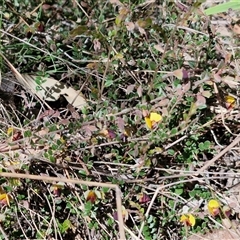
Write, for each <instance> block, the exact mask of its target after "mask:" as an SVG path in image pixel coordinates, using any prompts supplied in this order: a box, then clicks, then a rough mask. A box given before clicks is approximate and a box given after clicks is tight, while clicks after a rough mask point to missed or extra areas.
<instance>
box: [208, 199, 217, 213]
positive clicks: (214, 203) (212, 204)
mask: <svg viewBox="0 0 240 240" xmlns="http://www.w3.org/2000/svg"><path fill="white" fill-rule="evenodd" d="M207 206H208V211H209V212H210V214H211V215H212V216H214V217H215V216H217V215H218V214H219V213H220V204H219V202H218V201H217V200H215V199H212V200H210V201H209V202H208V205H207Z"/></svg>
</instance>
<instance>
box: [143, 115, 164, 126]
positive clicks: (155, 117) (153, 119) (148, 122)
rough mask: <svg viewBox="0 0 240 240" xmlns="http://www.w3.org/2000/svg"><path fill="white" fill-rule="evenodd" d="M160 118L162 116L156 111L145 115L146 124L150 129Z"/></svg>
mask: <svg viewBox="0 0 240 240" xmlns="http://www.w3.org/2000/svg"><path fill="white" fill-rule="evenodd" d="M161 120H162V116H161V115H160V114H158V113H154V112H152V113H150V115H149V116H148V117H145V122H146V125H147V127H148V128H149V129H152V128H153V126H154V124H155V123H158V122H160V121H161Z"/></svg>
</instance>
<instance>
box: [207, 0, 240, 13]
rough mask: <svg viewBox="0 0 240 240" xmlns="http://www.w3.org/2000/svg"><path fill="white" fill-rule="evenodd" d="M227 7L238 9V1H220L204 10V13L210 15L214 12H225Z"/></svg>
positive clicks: (239, 3)
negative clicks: (220, 2)
mask: <svg viewBox="0 0 240 240" xmlns="http://www.w3.org/2000/svg"><path fill="white" fill-rule="evenodd" d="M229 9H232V10H238V9H240V2H239V1H236V0H235V1H230V2H227V3H222V4H219V5H217V6H214V7H210V8H208V9H206V10H205V14H206V15H212V14H216V13H221V12H227V11H228V10H229Z"/></svg>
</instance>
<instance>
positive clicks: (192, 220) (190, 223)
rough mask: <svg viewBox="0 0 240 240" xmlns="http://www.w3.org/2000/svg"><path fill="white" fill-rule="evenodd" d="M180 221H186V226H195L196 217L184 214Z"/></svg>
mask: <svg viewBox="0 0 240 240" xmlns="http://www.w3.org/2000/svg"><path fill="white" fill-rule="evenodd" d="M180 222H182V223H184V224H185V225H186V226H191V227H193V226H194V225H195V223H196V219H195V217H194V216H193V215H192V214H184V215H182V216H181V218H180Z"/></svg>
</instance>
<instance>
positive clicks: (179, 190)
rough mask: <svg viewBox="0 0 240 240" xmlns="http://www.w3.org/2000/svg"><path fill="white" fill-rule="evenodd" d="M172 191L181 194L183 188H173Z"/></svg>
mask: <svg viewBox="0 0 240 240" xmlns="http://www.w3.org/2000/svg"><path fill="white" fill-rule="evenodd" d="M174 192H175V193H176V194H177V195H182V194H183V188H175V189H174Z"/></svg>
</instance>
